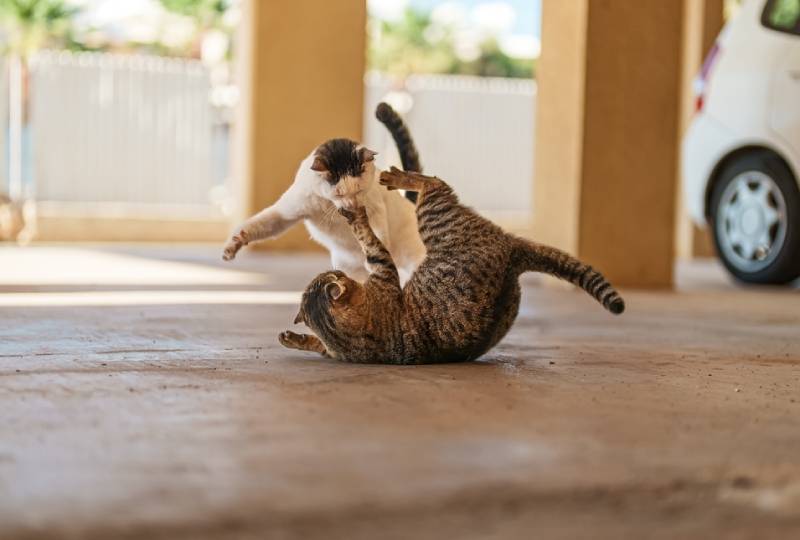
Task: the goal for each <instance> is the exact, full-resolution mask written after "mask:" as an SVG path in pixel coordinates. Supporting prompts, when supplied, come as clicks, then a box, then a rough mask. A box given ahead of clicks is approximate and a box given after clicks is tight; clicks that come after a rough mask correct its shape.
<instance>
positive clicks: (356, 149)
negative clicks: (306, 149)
mask: <svg viewBox="0 0 800 540" xmlns="http://www.w3.org/2000/svg"><path fill="white" fill-rule="evenodd" d="M376 155H377V152H373V151H372V150H370V149H369V148H366V147H364V146H360V145H359V144H358V143H356V142H355V141H351V140H350V139H331V140H329V141H327V142H324V143H322V144H321V145H320V146H319V147H318V148H317V150H316V151H315V152H314V162H313V164H312V165H311V170H312V171H314V172H315V173H317V175H318V176H319V177H320V182H319V184H318V186H317V191H318V193H319V195H321V196H322V197H324V198H326V199H329V200H330V201H332V202H333V203H334V204H335V205H336V206H337V208H342V207H345V208H351V207H353V206H355V205H356V199H357V196H358V195H359V194H360V193H362V192H363V191H365V190H367V189H368V188H369V187H370V186H371V185H372V183H373V182H374V181H375V156H376Z"/></svg>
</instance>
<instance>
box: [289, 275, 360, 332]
mask: <svg viewBox="0 0 800 540" xmlns="http://www.w3.org/2000/svg"><path fill="white" fill-rule="evenodd" d="M364 301H365V295H364V286H363V285H362V284H361V283H359V282H357V281H355V280H353V279H350V278H349V277H347V275H346V274H345V273H344V272H341V271H339V270H330V271H328V272H323V273H322V274H320V275H318V276H317V277H315V278H314V280H313V281H312V282H311V284H309V286H308V287H306V290H305V292H303V299H302V300H301V302H300V312H299V313H298V314H297V317H295V320H294V322H295V324H297V323H300V322H304V323H305V324H306V325H307V326H308V327H309V328H311V329H312V330H314V332H315V333H316V334H317V335H318V336H319V337H320V338H321V339H322V340H323V341H326V338H329V339H330V338H331V337H336V336H338V337H339V339H341V337H342V336H343V335H347V334H352V335H359V334H360V333H361V330H362V329H363V328H364V326H365V324H366V318H365V313H364V310H363V305H364Z"/></svg>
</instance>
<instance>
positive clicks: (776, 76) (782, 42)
mask: <svg viewBox="0 0 800 540" xmlns="http://www.w3.org/2000/svg"><path fill="white" fill-rule="evenodd" d="M765 4H766V0H745V2H744V3H743V4H742V7H741V10H740V12H739V14H738V15H737V16H736V17H734V19H733V20H732V21H731V22H730V23H728V25H727V26H726V27H725V29H724V30H723V32H722V33H721V34H720V37H719V39H718V46H719V49H720V50H719V53H718V55H719V56H718V59H717V60H716V62H715V64H714V66H713V67H712V69H711V72H710V73H709V75H708V78H707V80H706V81H705V84H704V85H703V86H702V92H703V102H704V107H703V109H702V111H700V112H699V113H698V114H696V115H695V117H694V119H693V120H692V123H691V125H690V127H689V129H688V131H687V133H686V135H685V136H684V139H683V144H682V157H681V171H682V175H683V186H684V197H685V201H686V206H687V208H688V210H689V214H690V216H691V218H692V220H693V221H694V222H695V223H697V224H699V225H705V224H706V222H707V217H708V213H709V212H708V210H709V209H708V208H707V207H706V204H707V201H708V193H709V189H710V187H711V186H710V184H709V183H710V182H711V181H712V180H714V175H715V174H716V173H717V172H718V170H719V167H720V165H721V163H722V162H723V161H724V160H725V159H726V158H727V157H728V156H730V155H732V154H733V153H735V152H737V151H739V150H742V149H746V148H749V147H756V148H766V149H769V150H771V151H773V152H775V153H776V154H778V155H779V156H781V157H782V158H783V159H784V160H785V161H786V162H787V164H788V165H789V168H790V169H791V170H792V171H793V173H794V176H795V179H798V178H800V175H799V174H798V171H800V148H798V147H799V146H800V99H798V97H800V36H796V35H792V34H787V33H783V32H778V31H775V30H771V29H768V28H766V27H764V26H763V25H762V24H761V15H762V12H763V10H764V6H765ZM795 76H796V78H795Z"/></svg>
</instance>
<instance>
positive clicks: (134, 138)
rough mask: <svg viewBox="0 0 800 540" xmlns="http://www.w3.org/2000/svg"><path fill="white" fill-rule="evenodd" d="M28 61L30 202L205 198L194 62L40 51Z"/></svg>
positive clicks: (176, 202) (209, 121)
mask: <svg viewBox="0 0 800 540" xmlns="http://www.w3.org/2000/svg"><path fill="white" fill-rule="evenodd" d="M31 68H32V69H31V105H30V106H31V119H32V124H31V133H32V144H33V151H34V159H33V177H34V179H35V193H36V198H37V199H38V200H39V201H57V202H79V203H124V204H133V205H169V206H183V207H187V208H189V207H200V208H202V207H207V206H210V202H209V193H210V190H211V189H212V188H213V187H214V186H215V185H218V184H219V183H220V179H219V178H215V175H214V170H215V168H214V164H213V155H214V152H213V148H212V145H213V143H212V129H213V118H212V110H211V104H210V101H209V91H210V85H209V78H208V73H207V71H206V69H205V68H204V67H203V65H202V64H201V63H200V62H196V61H188V60H182V59H170V58H161V57H147V56H131V55H125V56H121V55H110V54H95V53H77V54H74V53H65V52H45V53H40V54H38V55H36V56H35V57H34V58H33V60H32V63H31Z"/></svg>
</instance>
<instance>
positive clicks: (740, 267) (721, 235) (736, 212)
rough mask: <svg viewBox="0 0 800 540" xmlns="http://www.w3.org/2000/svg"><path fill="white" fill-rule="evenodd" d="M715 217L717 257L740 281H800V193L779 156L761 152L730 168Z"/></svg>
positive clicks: (718, 192)
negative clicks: (799, 279)
mask: <svg viewBox="0 0 800 540" xmlns="http://www.w3.org/2000/svg"><path fill="white" fill-rule="evenodd" d="M710 214H711V225H712V230H713V234H714V244H715V247H716V249H717V253H718V254H719V257H720V259H721V260H722V262H723V264H724V265H725V267H726V268H727V269H728V271H730V273H731V274H733V275H734V276H735V277H736V278H737V279H739V280H741V281H743V282H746V283H759V284H776V285H777V284H786V283H789V282H791V281H794V280H795V279H797V278H798V277H800V190H799V189H798V186H797V181H796V180H795V178H794V175H793V174H792V171H791V170H789V168H788V167H787V166H786V164H785V163H784V162H783V160H781V159H780V158H779V157H778V156H776V155H775V154H772V153H770V152H767V151H761V152H755V153H752V154H747V155H743V156H740V157H738V158H736V159H734V160H733V161H732V162H730V163H729V164H727V165H726V166H725V167H724V168H723V170H722V171H721V173H720V175H719V176H718V181H717V182H716V184H715V185H714V189H713V192H712V195H711V207H710ZM773 220H775V221H773Z"/></svg>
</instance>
